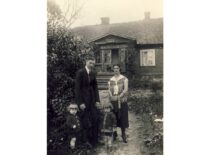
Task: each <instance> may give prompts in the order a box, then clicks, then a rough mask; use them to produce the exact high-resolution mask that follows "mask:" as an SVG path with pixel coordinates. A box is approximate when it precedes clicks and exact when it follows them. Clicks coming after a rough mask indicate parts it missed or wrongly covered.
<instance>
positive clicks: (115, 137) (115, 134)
mask: <svg viewBox="0 0 210 155" xmlns="http://www.w3.org/2000/svg"><path fill="white" fill-rule="evenodd" d="M116 139H117V132H116V131H115V132H114V133H113V140H114V141H116Z"/></svg>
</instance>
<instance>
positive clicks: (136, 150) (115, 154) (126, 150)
mask: <svg viewBox="0 0 210 155" xmlns="http://www.w3.org/2000/svg"><path fill="white" fill-rule="evenodd" d="M107 98H108V93H107V91H100V99H101V103H102V104H103V103H106V102H107ZM129 125H130V127H129V129H128V130H127V135H128V143H123V141H122V138H121V133H120V129H118V138H117V140H116V141H115V142H114V143H113V150H112V152H111V153H107V150H106V147H105V146H100V147H97V148H96V149H95V153H94V155H142V153H141V142H142V135H141V132H140V131H141V130H142V125H141V122H140V121H139V119H138V118H137V116H136V115H135V114H134V113H132V112H131V111H129Z"/></svg>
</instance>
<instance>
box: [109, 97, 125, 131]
mask: <svg viewBox="0 0 210 155" xmlns="http://www.w3.org/2000/svg"><path fill="white" fill-rule="evenodd" d="M111 103H112V106H113V112H114V114H115V116H116V119H117V127H120V128H128V127H129V122H128V104H127V102H122V103H121V108H120V109H119V108H118V101H112V102H111Z"/></svg>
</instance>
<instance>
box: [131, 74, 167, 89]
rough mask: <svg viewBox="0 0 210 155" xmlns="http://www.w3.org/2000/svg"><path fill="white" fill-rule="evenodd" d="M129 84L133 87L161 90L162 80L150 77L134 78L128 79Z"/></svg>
mask: <svg viewBox="0 0 210 155" xmlns="http://www.w3.org/2000/svg"><path fill="white" fill-rule="evenodd" d="M130 86H131V88H134V89H139V88H140V89H144V90H147V89H151V90H152V91H154V92H156V91H163V81H162V80H154V79H152V77H150V78H134V79H133V80H130Z"/></svg>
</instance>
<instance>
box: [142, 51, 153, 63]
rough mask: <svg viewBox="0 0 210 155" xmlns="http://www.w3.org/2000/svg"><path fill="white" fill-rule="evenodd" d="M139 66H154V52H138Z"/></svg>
mask: <svg viewBox="0 0 210 155" xmlns="http://www.w3.org/2000/svg"><path fill="white" fill-rule="evenodd" d="M140 66H155V50H154V49H147V50H140Z"/></svg>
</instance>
